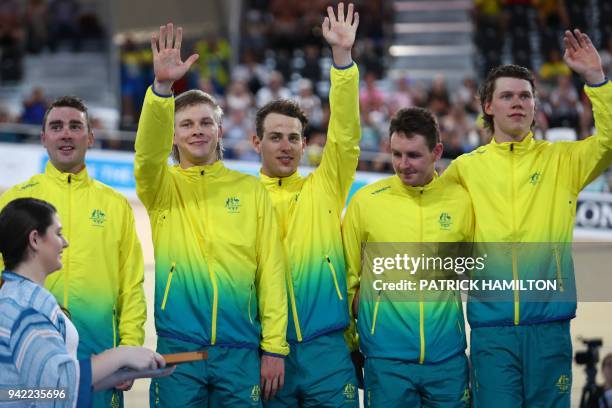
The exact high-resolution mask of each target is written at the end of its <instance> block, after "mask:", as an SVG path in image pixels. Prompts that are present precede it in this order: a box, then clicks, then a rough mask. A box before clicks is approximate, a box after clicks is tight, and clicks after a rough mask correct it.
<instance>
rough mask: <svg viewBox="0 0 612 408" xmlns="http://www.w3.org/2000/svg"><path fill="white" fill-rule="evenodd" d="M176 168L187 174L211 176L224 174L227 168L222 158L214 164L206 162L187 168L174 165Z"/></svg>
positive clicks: (191, 175) (190, 175)
mask: <svg viewBox="0 0 612 408" xmlns="http://www.w3.org/2000/svg"><path fill="white" fill-rule="evenodd" d="M174 167H175V169H176V170H177V171H178V172H179V173H181V174H184V175H186V176H189V177H195V176H204V175H206V176H210V177H218V176H220V175H222V174H223V173H224V172H225V170H226V169H227V168H226V167H225V165H224V164H223V162H222V161H221V160H217V161H216V162H214V163H212V164H205V165H203V166H191V167H189V168H187V169H184V168H182V167H181V166H180V165H178V164H177V165H176V166H174Z"/></svg>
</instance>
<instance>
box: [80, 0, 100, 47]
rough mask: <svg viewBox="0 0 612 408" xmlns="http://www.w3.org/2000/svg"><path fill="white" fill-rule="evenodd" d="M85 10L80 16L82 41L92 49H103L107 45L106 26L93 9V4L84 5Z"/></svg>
mask: <svg viewBox="0 0 612 408" xmlns="http://www.w3.org/2000/svg"><path fill="white" fill-rule="evenodd" d="M83 7H84V10H83V12H82V13H81V15H80V16H79V18H78V23H77V24H78V32H79V38H80V41H81V42H82V43H83V42H84V43H85V45H86V46H87V48H88V49H89V50H91V51H103V50H104V46H105V33H104V27H102V23H101V22H100V19H99V18H98V15H97V14H96V13H95V11H94V10H93V8H92V7H93V5H91V4H90V5H84V6H83Z"/></svg>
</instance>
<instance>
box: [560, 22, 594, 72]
mask: <svg viewBox="0 0 612 408" xmlns="http://www.w3.org/2000/svg"><path fill="white" fill-rule="evenodd" d="M563 42H564V44H565V53H564V55H563V59H564V60H565V63H566V64H567V66H569V67H570V68H571V69H572V70H574V71H575V72H576V73H577V74H579V75H581V76H583V77H586V76H588V75H589V74H591V75H593V73H595V74H599V75H600V76H603V68H602V65H601V58H600V56H599V53H598V52H597V49H595V47H594V46H593V43H592V42H591V40H590V39H589V37H588V36H587V35H586V34H584V33H581V32H580V30H574V32H573V33H572V32H571V31H566V32H565V36H564V38H563ZM600 73H601V74H600Z"/></svg>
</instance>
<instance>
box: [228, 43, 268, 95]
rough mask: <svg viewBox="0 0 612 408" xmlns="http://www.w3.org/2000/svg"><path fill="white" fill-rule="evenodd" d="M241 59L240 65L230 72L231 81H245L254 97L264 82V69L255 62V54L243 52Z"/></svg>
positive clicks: (265, 76)
mask: <svg viewBox="0 0 612 408" xmlns="http://www.w3.org/2000/svg"><path fill="white" fill-rule="evenodd" d="M241 58H242V60H241V63H240V64H239V65H237V66H235V67H234V68H233V70H232V80H234V81H236V80H238V81H245V82H246V83H247V84H248V86H249V90H250V91H251V93H252V94H253V95H254V94H256V93H257V91H259V90H260V89H261V87H262V86H263V84H264V83H265V82H266V78H267V70H266V67H264V66H263V65H262V64H260V63H259V62H258V61H257V59H256V57H255V54H254V53H253V52H251V51H245V52H244V53H243V54H242V56H241Z"/></svg>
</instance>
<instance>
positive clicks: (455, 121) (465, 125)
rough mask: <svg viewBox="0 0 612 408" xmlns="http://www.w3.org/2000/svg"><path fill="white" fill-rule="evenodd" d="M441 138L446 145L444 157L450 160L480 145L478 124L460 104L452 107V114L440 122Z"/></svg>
mask: <svg viewBox="0 0 612 408" xmlns="http://www.w3.org/2000/svg"><path fill="white" fill-rule="evenodd" d="M440 138H441V140H442V143H443V144H444V152H443V153H442V157H444V158H449V159H454V158H456V157H458V156H460V155H462V154H463V153H465V152H469V151H471V150H472V149H474V148H475V147H478V146H479V145H480V143H479V140H478V133H477V130H476V123H475V122H474V120H473V119H472V118H470V117H469V116H468V114H467V112H466V111H465V108H464V106H463V105H462V104H460V103H456V104H454V105H452V107H451V110H450V113H449V114H448V115H446V116H444V117H442V119H441V120H440Z"/></svg>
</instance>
